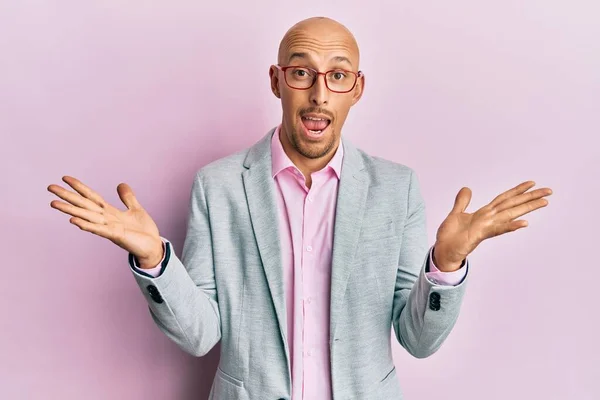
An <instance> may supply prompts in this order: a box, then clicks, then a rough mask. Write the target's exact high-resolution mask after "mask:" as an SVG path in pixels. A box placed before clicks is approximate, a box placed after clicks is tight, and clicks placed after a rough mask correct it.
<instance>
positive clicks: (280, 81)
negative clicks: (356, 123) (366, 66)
mask: <svg viewBox="0 0 600 400" xmlns="http://www.w3.org/2000/svg"><path fill="white" fill-rule="evenodd" d="M358 62H359V55H358V47H357V46H356V42H355V41H354V38H353V37H352V35H351V34H350V33H349V32H348V31H347V30H345V28H343V27H341V26H340V25H339V24H337V23H332V22H331V21H330V20H329V21H328V20H325V21H316V22H315V21H313V22H312V23H305V24H301V25H297V26H296V27H295V28H292V29H291V30H290V31H289V32H288V34H286V37H285V38H284V39H283V41H282V44H281V47H280V52H279V64H280V66H282V67H285V66H290V65H293V66H300V67H308V68H312V69H314V70H317V71H319V72H326V71H329V70H337V69H340V70H349V71H354V72H358ZM269 73H270V76H271V88H272V90H273V93H274V94H275V95H276V96H277V97H279V98H280V99H281V105H282V109H283V121H282V135H284V136H282V141H284V140H286V139H287V140H286V141H288V142H289V144H291V148H293V149H294V150H295V151H296V152H297V153H298V154H300V155H301V156H303V157H306V158H309V159H317V158H321V157H326V156H328V155H329V156H331V155H333V154H332V152H333V151H334V150H335V149H336V148H337V144H338V143H339V139H340V136H341V130H342V125H343V124H344V122H345V120H346V117H347V115H348V112H349V110H350V107H352V106H353V105H354V104H356V102H357V101H358V100H359V99H360V97H361V95H362V91H363V86H364V78H360V77H359V78H358V79H357V81H356V85H355V86H354V88H353V89H352V91H350V92H348V93H334V92H332V91H330V90H329V89H328V88H327V86H326V84H325V79H328V81H329V82H332V79H333V80H334V81H335V80H336V79H338V78H340V77H342V75H330V78H326V77H325V76H324V75H319V76H318V78H317V80H316V82H315V83H314V85H313V86H312V87H311V88H309V89H306V90H298V89H293V88H291V87H290V86H288V84H286V81H285V76H284V72H283V71H281V70H279V69H278V68H277V67H275V66H271V69H270V71H269ZM287 74H288V75H287V76H288V82H289V83H293V82H292V81H291V79H294V77H295V78H297V80H298V81H302V80H306V79H308V78H306V72H304V71H302V70H295V69H291V70H288V71H287ZM344 79H350V80H352V81H353V80H354V76H353V75H352V74H348V78H344ZM334 84H335V82H332V84H331V85H330V86H332V85H334ZM332 89H334V90H335V89H336V88H335V87H332Z"/></svg>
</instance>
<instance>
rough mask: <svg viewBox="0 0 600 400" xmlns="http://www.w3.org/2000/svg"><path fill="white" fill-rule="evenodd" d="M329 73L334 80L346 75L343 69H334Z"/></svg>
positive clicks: (339, 79)
mask: <svg viewBox="0 0 600 400" xmlns="http://www.w3.org/2000/svg"><path fill="white" fill-rule="evenodd" d="M331 75H332V77H333V79H334V80H336V81H341V80H342V79H344V78H346V76H347V75H346V73H345V72H343V71H335V72H333V73H332V74H331Z"/></svg>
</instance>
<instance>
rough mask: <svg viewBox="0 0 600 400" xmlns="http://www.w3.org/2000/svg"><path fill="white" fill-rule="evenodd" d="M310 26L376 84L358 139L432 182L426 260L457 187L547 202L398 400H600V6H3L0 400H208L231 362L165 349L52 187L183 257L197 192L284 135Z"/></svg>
mask: <svg viewBox="0 0 600 400" xmlns="http://www.w3.org/2000/svg"><path fill="white" fill-rule="evenodd" d="M313 15H327V16H330V17H333V18H336V19H338V20H340V21H341V22H343V23H345V24H346V25H347V26H348V27H349V28H350V29H351V30H352V31H353V32H354V33H355V35H356V37H357V39H358V41H359V44H360V45H361V49H362V64H361V67H362V69H363V70H364V71H365V73H366V77H367V84H366V92H365V95H364V97H363V99H362V100H361V102H360V103H359V104H358V105H357V106H356V107H355V109H354V110H353V111H352V112H351V113H350V117H349V119H348V121H347V124H346V128H345V130H344V134H345V135H347V137H349V138H351V139H352V140H353V142H354V143H355V144H357V145H358V146H359V147H362V148H363V149H365V150H366V151H368V152H370V153H372V154H375V155H379V156H383V157H386V158H389V159H392V160H395V161H398V162H401V163H404V164H406V165H409V166H411V167H412V168H414V169H415V170H416V171H417V173H418V175H419V178H420V180H421V185H422V191H423V195H424V197H425V199H426V202H427V213H428V229H429V237H430V242H431V243H433V241H434V239H435V232H436V230H437V227H438V226H439V224H440V223H441V222H442V220H443V219H444V218H445V216H446V214H447V213H448V212H449V211H450V209H451V208H452V205H453V202H454V196H455V195H456V193H457V192H458V190H459V189H460V187H461V186H469V187H470V188H471V189H472V190H473V199H472V202H471V205H470V206H469V208H468V210H469V211H471V212H472V211H475V210H476V209H478V208H479V207H482V206H483V205H485V204H486V203H487V202H489V201H491V200H492V199H493V197H495V196H496V195H497V194H499V193H500V192H502V191H504V190H506V189H509V188H511V187H512V186H514V185H516V184H518V183H520V182H522V181H524V180H528V179H533V180H535V181H536V182H537V183H538V185H539V186H540V187H543V186H549V187H551V188H553V189H554V192H555V193H554V195H553V196H551V197H550V199H549V200H550V205H549V207H548V208H545V209H542V210H540V211H538V212H536V213H533V214H530V215H529V216H527V217H526V219H528V221H529V222H530V226H529V227H528V228H525V229H523V230H520V231H518V232H514V233H511V234H507V235H504V236H501V237H498V238H495V239H492V240H489V241H487V242H484V243H483V244H482V245H481V246H480V247H479V248H478V249H477V250H476V251H475V253H473V254H472V256H471V260H472V266H473V269H472V272H471V273H472V276H471V281H470V284H469V288H468V291H467V295H466V297H465V299H464V306H463V310H462V313H461V316H460V318H459V321H458V324H457V326H456V327H455V329H454V331H453V332H452V334H451V335H450V337H449V338H448V340H447V341H446V343H445V344H444V345H443V347H442V348H441V349H440V350H439V351H438V352H437V353H436V354H434V355H433V356H432V357H430V358H427V359H423V360H418V359H413V358H411V357H410V356H409V355H408V354H407V353H406V352H405V351H404V350H403V349H402V348H401V347H400V346H399V345H398V344H397V343H395V342H394V344H393V346H394V350H395V352H394V354H395V358H396V364H397V366H398V373H399V379H400V381H401V384H402V386H403V388H404V392H405V395H406V399H410V400H418V399H424V400H429V399H436V398H443V399H446V400H480V399H487V400H494V399H498V400H499V399H507V398H510V399H556V400H558V399H561V400H564V399H576V400H591V399H599V398H600V389H599V386H598V381H599V379H600V350H599V345H598V338H599V337H600V328H599V324H598V320H599V316H600V307H599V304H600V299H599V297H598V293H599V290H598V282H600V273H599V269H600V266H599V264H598V252H597V251H598V229H599V225H600V220H599V217H598V214H599V212H598V202H599V201H600V189H599V184H598V182H599V179H598V173H599V172H600V165H599V164H600V150H599V146H598V141H597V136H598V135H599V134H600V129H599V128H600V95H599V93H600V24H599V23H598V16H599V15H600V5H599V3H598V2H597V1H595V0H589V1H582V0H579V1H578V0H572V1H569V2H566V1H549V0H536V1H523V0H518V1H517V0H509V1H507V0H502V1H500V0H496V1H485V2H483V1H476V0H460V1H452V2H437V1H420V2H417V3H415V2H406V1H403V2H398V1H351V0H346V1H335V2H334V1H328V2H320V3H319V2H312V3H310V2H309V3H298V2H287V1H268V2H267V1H263V2H243V1H237V2H227V1H218V2H211V3H210V4H207V2H204V1H184V0H178V1H169V2H158V1H146V0H144V1H142V0H129V1H122V0H110V1H109V0H105V1H99V0H96V1H74V0H73V1H54V2H43V1H24V0H12V1H11V0H8V1H7V0H5V1H2V3H1V5H0V54H1V55H0V132H1V134H2V146H1V148H2V156H1V157H0V163H1V164H0V171H1V173H2V188H3V189H2V191H1V192H2V197H1V201H2V207H1V211H0V212H1V215H0V219H1V221H2V223H1V227H0V230H1V231H0V234H1V240H2V244H3V246H2V249H3V254H4V262H3V269H2V280H1V288H2V289H1V290H0V304H1V305H2V310H3V312H2V317H1V318H0V360H1V361H0V398H2V399H89V400H95V399H146V398H154V399H190V400H191V399H205V398H206V397H207V394H208V390H209V387H210V383H211V381H212V378H213V376H214V372H215V368H216V363H217V361H218V356H219V346H218V345H217V347H216V348H215V349H213V351H211V353H210V354H209V355H207V356H206V357H204V358H193V357H192V356H188V355H187V354H185V353H183V352H182V351H181V350H179V349H178V348H177V347H176V346H175V345H174V344H173V343H172V342H170V341H169V340H168V339H167V337H166V336H164V335H163V334H162V333H160V332H159V330H158V328H157V327H156V326H155V325H154V324H153V322H152V321H151V318H150V315H149V313H148V310H147V307H146V304H145V300H144V299H143V297H142V295H141V293H140V291H139V289H138V287H137V285H136V284H135V282H134V279H133V277H132V275H131V272H130V271H129V267H128V265H127V257H126V253H125V252H124V251H123V250H122V249H120V248H118V247H117V246H115V245H113V244H112V243H110V242H108V241H106V240H104V239H101V238H99V237H97V236H94V235H92V234H89V233H87V232H83V231H80V230H79V229H78V228H77V227H75V226H74V225H70V224H69V223H68V216H67V215H65V214H62V213H60V212H58V211H57V210H54V209H52V208H50V206H49V203H50V201H52V200H53V199H55V198H56V197H55V196H53V195H52V194H51V193H49V192H47V191H46V187H47V186H48V185H49V184H51V183H56V184H62V185H63V186H66V185H65V184H64V183H63V182H62V181H61V177H62V176H63V175H72V176H75V177H77V178H80V179H82V180H83V181H84V182H85V183H87V184H89V185H90V186H91V187H93V188H94V189H96V190H97V191H99V192H100V193H101V194H102V195H103V196H104V197H105V198H106V199H107V200H108V201H110V202H111V203H112V204H114V205H121V206H122V204H121V203H120V201H119V199H118V196H117V193H116V186H117V185H118V184H119V183H120V182H127V183H129V184H130V185H131V186H132V187H133V189H134V190H135V192H136V194H137V196H138V199H139V200H140V202H141V203H142V204H143V205H144V206H145V207H146V208H147V209H148V210H149V211H150V213H151V215H152V216H153V217H154V218H155V220H156V222H157V224H158V226H159V227H160V229H161V234H162V235H163V236H165V237H168V238H169V239H170V240H172V241H173V242H174V244H175V250H176V252H177V254H181V247H182V244H183V234H184V227H185V223H186V216H187V214H186V213H187V201H188V196H189V191H190V188H191V183H192V177H193V174H194V172H195V171H196V170H197V169H198V168H200V167H202V166H203V165H205V164H206V163H208V162H209V161H212V160H214V159H216V158H219V157H222V156H225V155H227V154H230V153H232V152H234V151H237V150H239V149H242V148H244V147H247V146H249V145H251V144H253V143H254V142H255V141H257V140H258V139H259V138H261V137H262V136H263V135H264V134H265V133H266V131H267V130H268V129H269V128H271V127H273V126H274V125H275V124H277V123H278V121H279V120H280V115H281V114H280V105H279V103H278V100H277V99H276V98H275V97H274V96H273V95H272V94H271V93H270V90H269V83H268V67H269V64H270V63H272V62H274V61H275V60H276V53H277V46H278V43H279V40H280V38H281V37H282V35H283V34H284V32H285V30H286V29H287V28H288V27H289V26H291V25H292V24H293V23H294V22H296V21H298V20H300V19H303V18H305V17H309V16H313Z"/></svg>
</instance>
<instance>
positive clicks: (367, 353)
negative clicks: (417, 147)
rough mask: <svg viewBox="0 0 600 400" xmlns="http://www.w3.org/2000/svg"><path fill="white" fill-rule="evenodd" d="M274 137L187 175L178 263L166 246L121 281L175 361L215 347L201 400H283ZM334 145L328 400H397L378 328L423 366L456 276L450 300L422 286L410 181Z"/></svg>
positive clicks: (439, 339) (444, 323)
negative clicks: (338, 163)
mask: <svg viewBox="0 0 600 400" xmlns="http://www.w3.org/2000/svg"><path fill="white" fill-rule="evenodd" d="M274 131H275V130H274V129H272V130H271V131H269V133H268V134H267V135H265V136H264V138H262V139H261V140H260V141H259V142H258V143H256V144H255V145H253V146H252V147H250V148H249V149H245V150H243V151H240V152H238V153H235V154H233V155H230V156H227V157H224V158H221V159H219V160H216V161H214V162H212V163H210V164H208V165H206V166H205V167H203V168H201V169H200V170H199V171H198V172H197V174H196V176H195V178H194V181H193V184H192V190H191V196H190V206H189V218H188V224H187V234H186V238H185V241H184V245H183V251H182V256H181V258H179V257H177V255H176V254H175V253H174V252H173V250H172V247H171V245H170V243H169V242H167V248H168V254H167V256H168V257H167V258H166V259H165V262H164V263H163V272H162V274H161V275H160V276H158V277H156V278H152V277H150V276H149V275H148V276H145V275H144V274H143V273H139V272H136V271H135V270H134V269H133V268H132V272H133V275H134V277H135V279H136V281H137V283H138V284H139V287H140V289H141V291H142V293H143V294H144V296H145V298H146V300H147V301H148V306H149V310H150V315H151V316H152V318H153V320H154V322H155V323H156V325H157V326H158V328H159V329H160V330H161V331H163V332H164V333H165V334H166V335H167V336H168V337H169V338H170V339H171V340H172V341H174V342H175V343H176V344H177V345H178V346H179V347H180V348H181V349H183V350H184V351H186V352H188V353H190V354H192V355H195V356H202V355H205V354H206V353H207V352H208V351H209V350H210V349H211V348H213V346H214V345H215V344H216V343H217V342H218V341H219V340H221V356H220V362H219V366H218V369H217V373H216V376H215V378H214V381H213V384H212V387H211V391H210V399H211V400H212V399H214V400H250V399H252V400H254V399H256V400H279V399H285V400H290V397H291V370H290V349H289V348H288V345H287V343H288V342H287V334H288V332H287V328H286V327H287V323H286V307H285V303H284V299H285V296H284V293H283V287H284V286H283V269H282V263H281V247H280V242H279V233H278V221H277V218H278V213H277V209H276V207H277V203H276V197H275V187H274V180H273V179H272V176H271V148H270V142H271V137H272V135H273V133H274ZM342 145H343V146H344V159H343V164H342V173H341V180H340V184H339V194H338V201H337V209H336V217H335V218H336V219H335V221H336V222H335V228H334V243H333V261H332V278H331V304H330V307H331V320H330V338H329V344H330V349H331V379H332V392H333V399H334V400H347V399H348V400H349V399H355V400H366V399H373V400H382V399H385V400H389V399H402V392H401V389H400V385H399V382H398V379H397V375H396V370H395V366H394V362H393V359H392V350H391V341H390V336H391V332H392V329H391V328H392V327H393V330H394V332H395V337H396V339H397V340H398V341H399V343H400V344H401V345H402V347H404V348H405V349H406V350H407V351H408V352H409V353H410V354H411V355H413V356H414V357H418V358H423V357H427V356H429V355H431V354H433V353H434V352H435V351H437V350H438V348H439V347H440V346H441V345H442V343H443V342H444V340H445V339H446V337H447V336H448V334H449V333H450V331H451V329H452V328H453V326H454V324H455V322H456V320H457V318H458V315H459V311H460V306H461V302H462V298H463V294H464V291H465V286H466V281H467V277H468V273H467V277H465V279H464V280H463V281H462V282H461V283H460V284H459V285H457V286H443V285H438V284H436V283H434V282H431V281H430V280H428V278H427V277H426V276H425V274H424V273H425V272H426V271H428V259H429V257H428V249H430V246H429V245H428V241H427V233H426V224H425V204H424V201H423V198H422V196H421V193H420V189H419V183H418V180H417V177H416V176H415V173H414V172H413V170H412V169H411V168H409V167H407V166H404V165H402V164H398V163H393V162H391V161H387V160H384V159H381V158H378V157H373V156H370V155H368V154H366V153H364V152H363V151H362V150H359V149H357V148H355V147H354V146H353V145H352V144H351V143H350V142H349V141H348V140H347V139H345V138H342ZM129 261H130V265H131V262H132V256H131V254H130V257H129ZM464 268H467V269H468V268H469V262H468V260H467V263H466V265H465V266H464ZM467 271H468V270H467ZM294 400H299V399H294ZM315 400H318V399H315Z"/></svg>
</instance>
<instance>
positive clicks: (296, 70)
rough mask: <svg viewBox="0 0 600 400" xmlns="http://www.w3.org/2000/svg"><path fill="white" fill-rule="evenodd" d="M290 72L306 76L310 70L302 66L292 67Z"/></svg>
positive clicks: (301, 76)
mask: <svg viewBox="0 0 600 400" xmlns="http://www.w3.org/2000/svg"><path fill="white" fill-rule="evenodd" d="M292 74H293V75H294V76H295V77H298V78H306V77H307V76H309V75H310V72H309V71H308V70H307V69H304V68H294V69H293V71H292Z"/></svg>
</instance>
